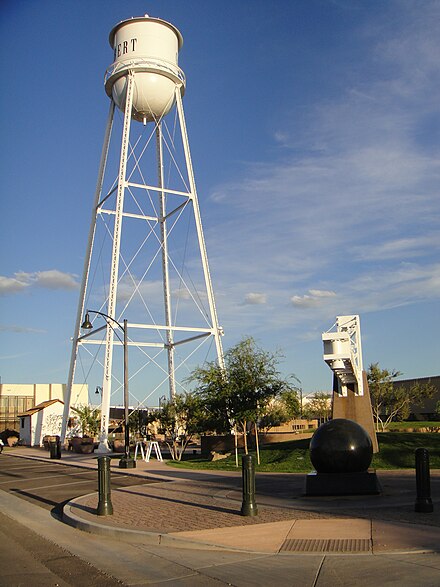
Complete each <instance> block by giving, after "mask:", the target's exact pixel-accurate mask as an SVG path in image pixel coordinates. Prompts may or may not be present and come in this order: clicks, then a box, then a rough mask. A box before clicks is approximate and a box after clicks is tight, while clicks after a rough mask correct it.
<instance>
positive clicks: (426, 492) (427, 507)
mask: <svg viewBox="0 0 440 587" xmlns="http://www.w3.org/2000/svg"><path fill="white" fill-rule="evenodd" d="M416 485H417V499H416V503H415V507H414V510H415V511H416V512H423V513H431V512H433V511H434V506H433V504H432V499H431V483H430V473H429V452H428V451H427V450H426V448H418V449H416Z"/></svg>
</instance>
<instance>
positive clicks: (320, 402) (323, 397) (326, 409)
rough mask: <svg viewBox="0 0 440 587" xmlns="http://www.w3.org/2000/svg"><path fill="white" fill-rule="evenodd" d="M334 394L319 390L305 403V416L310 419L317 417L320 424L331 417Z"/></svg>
mask: <svg viewBox="0 0 440 587" xmlns="http://www.w3.org/2000/svg"><path fill="white" fill-rule="evenodd" d="M331 411H332V396H331V394H329V393H325V391H317V392H315V393H314V394H313V395H311V396H310V397H309V399H308V401H307V403H305V404H304V405H303V410H302V412H303V416H304V417H305V418H307V419H308V420H313V419H316V420H318V422H319V423H320V424H322V423H323V422H327V420H329V419H330V416H331Z"/></svg>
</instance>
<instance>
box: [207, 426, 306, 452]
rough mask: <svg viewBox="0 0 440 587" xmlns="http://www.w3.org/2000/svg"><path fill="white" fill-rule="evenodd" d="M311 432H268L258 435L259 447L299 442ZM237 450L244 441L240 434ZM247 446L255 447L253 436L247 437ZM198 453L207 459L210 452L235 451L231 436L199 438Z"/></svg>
mask: <svg viewBox="0 0 440 587" xmlns="http://www.w3.org/2000/svg"><path fill="white" fill-rule="evenodd" d="M311 437H312V432H278V433H277V432H272V433H271V432H268V433H265V434H264V433H261V434H259V435H258V440H259V443H260V445H264V444H272V443H274V442H286V441H288V440H301V439H303V438H311ZM237 444H238V448H244V439H243V436H242V435H241V434H240V435H239V436H238V437H237ZM248 446H249V447H250V448H254V447H255V436H254V435H253V434H252V435H249V436H248ZM200 447H201V449H200V452H201V455H202V456H203V457H209V456H210V454H211V452H212V451H215V452H220V453H222V452H233V451H234V450H235V440H234V436H233V435H232V434H227V435H224V436H201V437H200Z"/></svg>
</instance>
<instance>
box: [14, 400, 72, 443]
mask: <svg viewBox="0 0 440 587" xmlns="http://www.w3.org/2000/svg"><path fill="white" fill-rule="evenodd" d="M63 410H64V403H63V402H62V401H61V400H59V399H52V400H48V401H46V402H41V404H38V405H37V406H35V407H33V408H30V409H29V410H26V411H25V412H23V413H22V414H19V415H18V417H19V419H20V429H19V432H20V442H21V444H24V445H26V446H43V438H44V437H45V436H59V435H60V433H61V424H62V421H63Z"/></svg>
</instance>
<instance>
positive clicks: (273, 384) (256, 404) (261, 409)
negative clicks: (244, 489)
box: [189, 337, 292, 454]
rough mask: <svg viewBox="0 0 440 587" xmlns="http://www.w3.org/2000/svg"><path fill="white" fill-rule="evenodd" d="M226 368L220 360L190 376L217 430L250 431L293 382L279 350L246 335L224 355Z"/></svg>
mask: <svg viewBox="0 0 440 587" xmlns="http://www.w3.org/2000/svg"><path fill="white" fill-rule="evenodd" d="M224 359H225V369H224V370H223V369H222V368H221V367H220V366H219V365H218V364H217V363H215V362H212V363H208V364H207V365H206V366H203V367H198V368H196V369H195V370H194V371H193V373H192V374H191V376H190V378H189V380H190V381H192V382H193V383H194V384H195V393H196V394H197V396H198V397H199V398H200V399H201V401H202V403H203V405H204V408H205V412H206V421H205V423H206V425H207V426H208V427H209V429H210V430H212V431H214V432H217V433H225V432H229V431H231V429H233V430H234V431H235V433H237V431H238V432H241V433H242V434H243V435H244V444H245V452H246V454H247V452H248V447H247V434H248V431H249V426H250V424H251V423H254V425H255V423H256V422H257V421H258V420H259V419H260V418H261V417H262V416H264V415H265V414H266V412H267V410H268V408H269V406H270V402H271V401H272V400H273V399H274V398H277V397H279V396H281V394H282V393H283V392H287V391H292V386H291V385H289V383H288V381H287V380H286V379H284V378H282V377H281V374H280V373H279V371H278V363H279V360H280V354H279V353H270V352H267V351H264V350H262V349H261V348H259V347H258V346H257V345H256V343H255V340H254V339H253V338H251V337H248V338H244V339H243V340H242V341H241V342H239V343H238V344H237V345H235V346H234V347H232V348H230V349H229V350H228V351H227V352H226V353H225V356H224Z"/></svg>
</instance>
